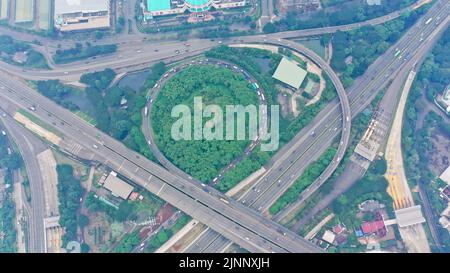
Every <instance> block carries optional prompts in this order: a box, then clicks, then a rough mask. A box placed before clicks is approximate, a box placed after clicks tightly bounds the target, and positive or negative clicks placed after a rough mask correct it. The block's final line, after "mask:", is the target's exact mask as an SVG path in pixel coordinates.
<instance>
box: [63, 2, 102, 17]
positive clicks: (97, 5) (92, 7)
mask: <svg viewBox="0 0 450 273" xmlns="http://www.w3.org/2000/svg"><path fill="white" fill-rule="evenodd" d="M107 10H109V0H95V1H92V0H55V14H65V13H74V12H81V11H82V12H95V11H107Z"/></svg>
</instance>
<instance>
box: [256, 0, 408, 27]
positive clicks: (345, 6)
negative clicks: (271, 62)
mask: <svg viewBox="0 0 450 273" xmlns="http://www.w3.org/2000/svg"><path fill="white" fill-rule="evenodd" d="M415 1H416V0H405V1H383V4H382V5H378V6H377V5H373V6H368V5H367V3H366V1H344V0H327V1H321V2H322V5H323V6H324V8H325V10H320V11H318V12H315V13H314V14H313V15H312V16H304V14H302V13H300V12H297V11H295V10H294V11H290V12H288V13H287V15H286V17H285V18H282V19H281V20H279V21H276V22H275V23H268V24H266V25H265V26H264V29H263V30H264V32H265V33H272V32H279V31H286V30H296V29H308V28H321V27H328V26H337V25H345V24H351V23H356V22H362V21H366V20H369V19H372V18H376V17H379V16H383V15H385V14H388V13H390V12H393V11H396V10H399V9H401V8H405V7H407V6H409V5H411V4H412V3H414V2H415ZM345 2H348V3H345ZM338 5H339V6H338ZM336 6H338V7H337V8H335V7H336ZM328 7H332V8H330V9H328Z"/></svg>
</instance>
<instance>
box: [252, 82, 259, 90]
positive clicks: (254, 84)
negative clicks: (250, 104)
mask: <svg viewBox="0 0 450 273" xmlns="http://www.w3.org/2000/svg"><path fill="white" fill-rule="evenodd" d="M252 86H253V89H255V90H257V89H259V85H258V84H257V83H256V82H254V83H252Z"/></svg>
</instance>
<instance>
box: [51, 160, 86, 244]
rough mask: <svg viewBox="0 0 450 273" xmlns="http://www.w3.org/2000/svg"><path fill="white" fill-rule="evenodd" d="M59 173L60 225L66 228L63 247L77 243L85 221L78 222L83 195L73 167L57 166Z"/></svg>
mask: <svg viewBox="0 0 450 273" xmlns="http://www.w3.org/2000/svg"><path fill="white" fill-rule="evenodd" d="M56 171H57V173H58V185H57V189H58V200H59V213H60V218H59V224H60V225H61V226H62V227H63V228H64V235H63V237H62V241H63V242H62V245H63V246H65V245H67V243H68V242H69V241H77V230H78V226H79V225H80V223H81V225H83V220H82V221H81V222H80V223H79V222H78V216H77V213H78V209H79V208H80V198H81V196H82V194H83V188H82V187H81V184H80V180H79V179H77V178H76V177H75V176H74V173H73V167H72V166H71V165H58V166H56Z"/></svg>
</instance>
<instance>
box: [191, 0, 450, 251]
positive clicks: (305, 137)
mask: <svg viewBox="0 0 450 273" xmlns="http://www.w3.org/2000/svg"><path fill="white" fill-rule="evenodd" d="M444 5H445V6H444ZM448 11H449V5H448V3H447V1H439V2H438V3H436V4H435V6H434V7H433V8H432V9H431V10H430V11H429V12H428V13H427V14H426V15H425V16H424V17H423V19H422V20H420V21H419V22H417V24H416V25H414V26H413V27H412V28H411V29H410V30H409V31H408V33H407V34H406V35H405V36H404V37H403V38H402V39H401V40H400V41H399V42H397V43H396V44H395V45H394V46H392V47H391V49H389V50H388V51H387V52H386V53H385V54H384V55H382V56H381V57H380V58H378V59H377V61H376V62H375V63H374V64H373V65H371V66H370V67H369V69H368V70H367V72H366V73H365V74H364V76H363V77H361V78H360V79H358V80H357V81H356V82H355V84H353V86H352V87H351V88H350V89H349V91H348V93H349V98H350V101H351V110H352V117H354V116H355V115H356V114H357V113H359V112H360V111H362V110H363V109H364V108H365V107H366V106H367V105H368V104H369V103H370V101H371V98H373V97H374V96H375V95H376V94H377V92H378V91H380V90H381V89H382V88H383V87H384V86H385V85H386V84H387V83H388V82H389V81H390V80H391V79H392V78H394V77H395V74H396V72H398V71H399V69H400V68H401V67H402V66H403V64H404V62H405V61H406V60H407V59H409V58H410V57H411V56H412V55H413V54H415V52H417V49H418V48H420V46H421V45H423V44H426V43H428V39H429V36H430V35H431V33H432V32H433V31H434V30H435V28H436V27H437V26H439V27H440V28H443V27H445V25H446V24H447V23H445V22H444V23H443V21H444V20H447V21H448V18H447V17H448V15H447V14H448ZM430 17H434V18H435V22H436V23H433V24H430V25H425V23H424V22H425V21H426V20H427V19H428V18H430ZM438 17H439V19H438ZM437 23H439V24H438V25H437ZM422 33H423V34H422ZM427 37H428V38H427ZM397 48H398V49H399V50H401V52H402V53H401V55H400V56H401V58H397V57H395V56H394V55H395V54H394V53H395V52H396V49H397ZM337 110H338V107H337V102H335V103H332V104H330V105H329V106H328V107H327V108H326V109H325V110H324V111H322V112H321V113H320V114H319V115H318V116H317V118H316V119H315V120H314V121H313V122H312V123H311V124H310V125H308V126H307V127H306V128H305V129H303V130H302V131H301V132H300V133H299V134H297V136H296V137H295V138H294V139H293V140H292V141H291V142H290V143H289V144H287V145H286V146H285V147H284V148H283V149H282V150H281V151H280V152H278V153H277V154H276V155H275V156H274V158H273V163H274V164H273V165H272V168H271V169H270V170H269V171H268V172H267V173H266V175H265V176H263V177H262V178H261V179H260V180H259V181H258V182H257V183H256V184H255V185H254V186H253V187H252V188H251V189H249V190H248V192H247V194H245V195H243V196H241V197H240V199H239V200H240V201H241V202H243V203H246V204H249V203H250V204H251V206H252V207H253V208H254V209H257V210H264V209H267V208H268V207H270V205H271V204H272V203H273V202H274V200H276V199H277V197H278V196H280V195H281V194H282V193H283V192H284V191H285V190H286V189H287V188H288V187H289V186H290V185H291V184H292V183H293V182H294V181H295V179H296V178H297V177H298V176H299V175H300V174H301V173H302V172H303V170H304V168H305V167H306V166H308V165H309V164H310V163H311V162H312V161H313V160H315V159H316V158H317V157H318V156H319V155H320V154H321V153H322V152H323V151H324V150H325V149H326V148H327V147H328V146H329V145H330V144H331V142H332V140H333V139H334V138H335V137H336V136H337V135H338V134H339V132H340V131H341V127H340V124H339V118H337V117H338V116H339V112H338V111H337ZM312 132H315V135H316V136H318V137H319V136H320V137H319V138H318V137H316V139H314V138H312V137H310V135H311V133H312ZM332 165H333V164H332ZM286 169H287V171H286ZM283 174H284V175H283ZM324 182H325V180H324V179H319V180H317V181H315V182H314V183H313V184H312V185H311V186H310V187H309V188H307V189H306V190H305V191H304V192H303V193H302V195H301V196H300V198H299V202H297V203H296V205H297V206H298V205H301V203H302V202H304V201H305V200H307V198H308V197H309V196H311V195H312V194H313V193H314V192H315V191H316V190H317V189H318V188H319V187H320V186H321V185H322V184H323V183H324ZM277 219H281V218H277ZM210 233H211V234H208V233H204V234H203V235H202V236H204V237H209V238H215V237H217V238H220V237H219V236H218V235H217V234H216V236H214V235H213V234H212V233H214V232H213V231H210ZM199 240H200V239H199ZM204 241H208V240H204ZM208 243H211V241H209V242H208ZM196 246H197V245H196V244H193V245H192V246H191V247H192V248H196V251H195V252H198V250H199V249H205V246H207V245H204V244H203V245H202V244H199V247H196ZM192 248H191V250H192ZM188 251H189V250H188Z"/></svg>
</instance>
